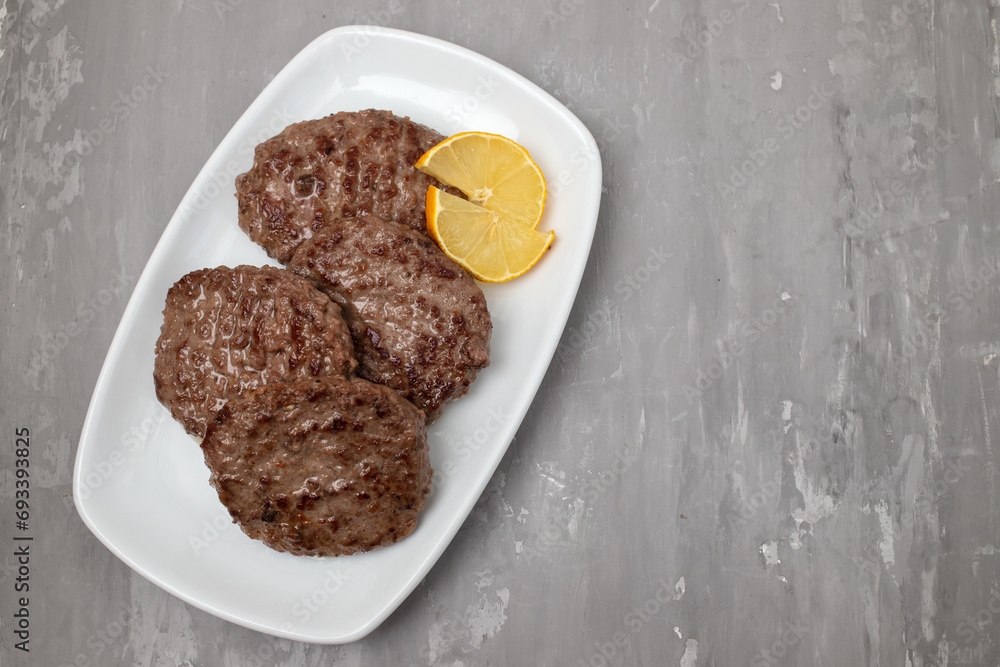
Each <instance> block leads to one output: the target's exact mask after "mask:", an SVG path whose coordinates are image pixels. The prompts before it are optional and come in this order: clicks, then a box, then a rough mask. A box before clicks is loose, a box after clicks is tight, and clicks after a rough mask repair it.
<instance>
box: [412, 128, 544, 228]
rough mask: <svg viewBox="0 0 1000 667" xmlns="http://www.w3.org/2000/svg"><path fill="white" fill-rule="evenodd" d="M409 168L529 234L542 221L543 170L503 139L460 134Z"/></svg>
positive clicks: (476, 134)
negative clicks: (519, 224)
mask: <svg viewBox="0 0 1000 667" xmlns="http://www.w3.org/2000/svg"><path fill="white" fill-rule="evenodd" d="M414 166H415V167H416V168H417V169H419V170H420V171H422V172H424V173H425V174H428V175H430V176H433V177H434V178H436V179H437V180H439V181H441V182H442V183H444V184H445V185H450V186H452V187H454V188H458V189H459V190H461V191H462V192H463V193H464V194H465V196H466V197H468V198H469V200H470V201H472V202H475V203H476V204H479V205H481V206H483V207H484V208H486V209H488V210H490V211H493V212H494V213H499V214H500V215H502V216H504V217H506V218H509V219H511V220H516V221H520V222H523V223H524V224H526V225H529V226H530V227H532V228H535V227H537V226H538V221H539V220H540V219H541V218H542V211H543V210H544V208H545V177H544V176H542V170H541V169H539V168H538V165H537V164H535V162H534V160H532V159H531V156H530V155H528V151H526V150H524V148H522V147H521V146H520V145H519V144H517V143H516V142H514V141H512V140H510V139H508V138H507V137H502V136H500V135H499V134H489V133H487V132H462V133H460V134H456V135H454V136H451V137H448V138H447V139H445V140H444V141H442V142H441V143H439V144H438V145H436V146H434V147H433V148H431V149H430V150H429V151H427V152H426V153H424V154H423V156H421V158H420V159H419V160H417V163H416V164H415V165H414Z"/></svg>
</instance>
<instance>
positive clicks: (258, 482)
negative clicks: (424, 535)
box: [201, 378, 433, 556]
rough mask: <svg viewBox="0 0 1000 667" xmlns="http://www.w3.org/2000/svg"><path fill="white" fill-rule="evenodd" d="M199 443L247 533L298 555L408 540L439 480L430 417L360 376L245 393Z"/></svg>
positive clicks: (221, 494)
mask: <svg viewBox="0 0 1000 667" xmlns="http://www.w3.org/2000/svg"><path fill="white" fill-rule="evenodd" d="M201 447H202V450H203V452H204V454H205V462H206V463H207V464H208V467H209V469H210V470H211V471H212V477H211V481H212V486H214V487H215V489H216V490H217V491H218V492H219V499H220V500H221V501H222V503H223V504H224V505H225V506H226V507H227V508H228V509H229V513H230V514H231V515H232V517H233V519H234V520H235V521H236V523H238V524H239V525H240V528H242V529H243V532H245V533H246V534H247V535H249V536H250V537H252V538H255V539H259V540H262V541H263V542H264V543H265V544H267V545H268V546H270V547H272V548H274V549H277V550H278V551H287V552H289V553H292V554H296V555H309V556H340V555H347V554H352V553H357V552H361V551H368V550H371V549H376V548H378V547H383V546H386V545H389V544H392V543H393V542H396V541H397V540H400V539H402V538H403V537H406V536H407V535H409V534H410V533H411V532H412V531H413V529H414V527H416V524H417V513H418V512H420V510H421V509H422V508H423V506H424V502H425V500H426V499H427V494H428V493H429V492H430V487H431V476H432V473H433V471H432V470H431V466H430V459H429V454H428V448H427V430H426V427H425V426H424V420H423V415H421V414H420V411H419V410H417V409H416V408H415V407H413V405H411V404H410V403H408V402H407V401H405V400H403V399H402V398H401V397H400V396H399V395H398V394H397V393H396V392H394V391H392V390H391V389H389V388H388V387H382V386H379V385H376V384H372V383H370V382H367V381H365V380H361V379H353V380H340V379H334V378H330V379H327V380H323V381H318V380H296V381H294V382H293V383H277V384H272V385H268V386H267V387H265V388H263V389H261V390H258V391H256V392H252V393H250V394H245V395H244V396H242V397H241V398H239V399H235V400H233V401H230V402H229V403H227V404H226V406H225V407H224V408H222V410H221V411H220V412H219V414H218V415H217V416H216V418H215V419H214V421H213V422H212V424H211V425H210V426H209V427H208V434H207V435H206V436H205V440H204V441H203V442H202V445H201Z"/></svg>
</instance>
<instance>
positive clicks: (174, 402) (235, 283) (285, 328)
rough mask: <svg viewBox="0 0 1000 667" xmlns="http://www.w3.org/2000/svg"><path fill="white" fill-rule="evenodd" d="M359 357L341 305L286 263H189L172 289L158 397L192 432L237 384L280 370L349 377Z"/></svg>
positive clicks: (272, 377)
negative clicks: (213, 265) (196, 265)
mask: <svg viewBox="0 0 1000 667" xmlns="http://www.w3.org/2000/svg"><path fill="white" fill-rule="evenodd" d="M356 365H357V362H356V361H355V359H354V352H353V348H352V345H351V334H350V331H349V330H348V328H347V325H346V324H345V323H344V319H343V318H342V317H341V310H340V307H339V306H338V305H337V304H336V303H334V302H332V301H331V300H330V299H329V298H328V297H327V296H326V295H325V294H323V293H322V292H320V291H319V290H317V289H316V288H315V287H314V286H313V284H312V283H310V282H309V281H308V280H305V279H304V278H301V277H299V276H297V275H295V274H294V273H292V272H290V271H287V270H285V269H276V268H274V267H270V266H264V267H256V266H238V267H236V268H235V269H230V268H228V267H225V266H220V267H218V268H215V269H201V270H199V271H192V272H191V273H189V274H187V275H186V276H184V277H183V278H181V279H180V280H178V281H177V282H176V283H175V284H174V286H173V287H171V288H170V290H169V291H168V292H167V300H166V307H165V308H164V310H163V326H162V328H161V329H160V338H159V340H158V341H157V342H156V361H155V364H154V369H153V381H154V384H155V387H156V397H157V398H158V399H159V400H160V402H161V403H163V405H164V406H166V407H167V408H168V409H169V410H170V412H171V414H173V416H174V418H175V419H177V420H178V421H180V422H181V423H182V424H183V425H184V428H185V429H187V431H188V433H190V434H192V435H195V436H198V437H201V436H204V435H205V427H206V425H207V423H208V421H209V420H210V419H211V418H212V416H213V415H214V414H215V413H216V412H217V411H218V410H219V409H220V408H221V407H222V406H223V405H224V404H225V403H226V401H228V400H230V399H232V398H235V397H236V396H238V395H239V394H241V393H243V392H245V391H248V390H253V389H257V388H259V387H262V386H264V385H267V384H270V383H272V382H275V381H278V380H290V379H293V378H299V377H304V378H315V377H322V378H325V377H346V376H350V375H351V374H352V373H353V372H354V368H355V366H356Z"/></svg>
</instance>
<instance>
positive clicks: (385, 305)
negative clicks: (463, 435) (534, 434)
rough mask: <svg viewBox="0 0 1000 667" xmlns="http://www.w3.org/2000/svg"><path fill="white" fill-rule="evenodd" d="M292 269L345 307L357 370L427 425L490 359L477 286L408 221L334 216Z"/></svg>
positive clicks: (301, 251) (483, 302)
mask: <svg viewBox="0 0 1000 667" xmlns="http://www.w3.org/2000/svg"><path fill="white" fill-rule="evenodd" d="M289 268H291V269H292V270H293V271H296V272H297V273H299V274H301V275H303V276H305V277H307V278H310V279H312V280H315V281H317V284H318V285H319V286H320V287H321V288H322V289H324V290H326V291H327V293H328V294H329V295H330V296H331V298H333V299H334V300H335V301H336V302H337V303H339V304H340V305H341V307H342V308H343V310H344V317H345V319H346V320H347V324H348V326H349V327H350V328H351V334H352V335H353V338H354V350H355V353H356V354H357V358H358V369H357V372H358V375H360V376H361V377H364V378H367V379H369V380H371V381H372V382H377V383H379V384H384V385H386V386H389V387H392V388H393V389H395V390H396V391H398V392H400V393H401V394H402V395H403V396H405V397H406V398H407V399H409V400H410V401H412V402H413V404H414V405H416V406H417V407H418V408H420V409H421V410H423V411H424V413H426V415H427V419H428V421H432V420H433V419H435V418H437V416H438V415H439V414H440V412H441V409H442V408H443V407H444V406H445V404H446V403H448V402H450V401H453V400H455V399H456V398H458V397H460V396H463V395H464V394H465V393H466V392H467V391H468V389H469V384H470V383H471V382H472V381H473V380H474V379H475V377H476V373H478V372H479V369H481V368H484V367H485V366H487V365H488V364H489V353H490V333H491V331H492V328H493V326H492V324H491V322H490V314H489V311H488V310H487V308H486V298H485V297H484V296H483V292H482V290H480V289H479V286H478V285H476V282H475V281H474V280H473V279H472V277H471V276H470V275H469V274H468V273H466V271H465V270H464V269H462V267H460V266H459V265H458V264H456V263H455V262H453V261H452V260H450V259H449V258H448V257H446V256H445V254H444V253H442V252H441V251H440V250H439V249H438V247H437V246H436V245H434V242H433V241H431V240H430V239H429V238H428V237H426V236H424V235H423V234H420V233H418V232H416V231H414V230H412V229H410V228H409V227H406V226H405V225H401V224H399V223H396V222H390V221H386V220H382V219H379V218H376V217H373V216H362V217H358V218H332V216H330V217H329V219H327V221H326V225H325V226H324V227H323V228H322V229H320V230H318V231H317V232H316V233H315V234H314V235H313V236H312V238H310V239H308V240H307V241H305V242H304V243H303V244H302V246H301V247H300V248H299V249H298V250H297V251H296V252H295V254H294V255H293V256H292V259H291V261H290V262H289Z"/></svg>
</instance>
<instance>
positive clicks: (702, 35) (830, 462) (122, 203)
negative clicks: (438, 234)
mask: <svg viewBox="0 0 1000 667" xmlns="http://www.w3.org/2000/svg"><path fill="white" fill-rule="evenodd" d="M390 10H391V11H390ZM998 15H1000V4H998V3H997V2H996V0H991V1H990V2H986V1H983V0H981V1H977V2H974V1H970V0H965V1H957V0H896V1H895V2H891V1H890V0H884V1H881V2H876V1H874V0H818V1H817V2H814V3H804V2H802V3H790V2H786V1H785V0H779V1H778V2H766V1H765V0H737V1H736V2H731V1H729V0H718V1H712V0H705V1H703V2H698V1H695V0H681V1H679V2H664V1H662V0H648V1H647V2H642V3H634V2H627V3H604V2H598V1H597V0H559V1H558V2H556V1H554V0H542V1H540V2H529V1H527V0H520V1H517V2H511V3H475V2H471V1H468V0H467V1H453V2H439V3H429V2H407V1H406V0H399V2H395V3H389V2H371V3H366V2H358V1H353V2H343V3H323V2H290V3H263V2H261V3H256V2H249V1H244V2H241V1H240V0H173V1H171V2H150V1H149V0H139V1H137V2H129V3H113V2H109V1H107V0H95V1H93V2H65V1H63V0H48V1H45V0H34V1H32V0H28V1H23V2H19V1H16V0H6V2H5V3H3V5H2V6H0V267H2V268H0V276H2V287H0V289H2V297H3V299H4V303H3V308H2V312H3V319H2V323H3V331H2V340H3V343H2V345H3V348H2V349H3V351H2V354H0V380H2V382H0V425H2V433H3V436H2V438H0V464H2V470H3V473H2V477H0V498H2V503H0V505H2V511H0V537H2V538H3V544H4V546H3V547H2V549H0V554H2V555H0V600H2V614H0V664H3V665H46V666H48V665H63V664H78V665H88V664H89V665H170V666H175V665H199V666H201V665H205V666H210V665H232V666H244V665H255V664H266V665H272V664H277V665H330V664H337V665H409V664H415V665H424V664H440V665H586V664H591V665H595V666H596V665H601V664H615V665H618V664H623V665H681V666H684V667H687V666H692V665H753V666H754V667H757V666H759V665H778V664H781V665H895V666H904V665H905V666H908V667H909V666H912V667H920V666H923V665H997V664H1000V647H998V643H1000V641H998V640H1000V617H998V614H1000V579H998V576H1000V568H998V559H1000V552H998V546H1000V537H998V535H997V530H998V514H997V500H998V483H1000V482H998V479H997V464H998V458H1000V456H998V453H997V448H1000V445H994V442H993V441H994V440H997V439H998V438H1000V420H998V415H997V406H998V391H1000V378H998V370H1000V345H998V335H1000V317H998V315H1000V302H998V296H1000V271H998V265H1000V234H998V229H997V204H998V191H997V189H998V185H997V180H998V176H1000V143H998V138H997V137H998V131H1000V126H998V100H1000V56H998V41H997V30H998V28H997V20H998ZM350 23H380V24H385V25H391V26H393V27H397V28H403V29H407V30H413V31H416V32H420V33H424V34H428V35H432V36H435V37H440V38H443V39H447V40H450V41H453V42H455V43H457V44H460V45H464V46H468V47H471V48H473V49H475V50H478V51H480V52H481V53H483V54H485V55H486V56H489V57H491V58H494V59H495V60H497V61H499V62H501V63H503V64H505V65H507V66H508V67H510V68H512V69H514V70H515V71H517V72H520V73H521V74H523V75H524V76H526V77H528V78H529V79H531V80H532V81H534V82H536V83H537V84H539V85H540V86H542V87H543V88H545V89H546V90H548V91H550V92H551V93H552V94H553V95H555V96H556V97H557V98H559V99H560V100H562V101H563V102H564V103H565V104H567V105H568V106H569V107H570V108H571V109H572V110H573V111H574V112H575V113H576V114H577V115H579V116H580V118H581V119H582V120H583V121H584V122H585V123H586V124H587V125H588V126H589V127H590V128H591V130H592V131H593V133H594V135H595V136H596V137H597V138H598V142H599V145H600V148H601V153H602V157H603V160H604V169H605V178H604V200H603V205H602V209H601V217H600V221H599V223H598V231H597V236H596V239H595V242H594V247H593V251H592V253H591V257H590V262H589V266H588V269H587V273H586V276H585V278H584V281H583V285H582V288H581V290H580V293H579V297H578V299H577V303H576V307H575V309H574V311H573V314H572V316H571V319H570V322H569V326H568V328H567V331H566V333H565V335H564V337H563V341H562V344H561V346H560V349H559V352H558V354H557V357H556V359H555V360H554V361H553V363H552V365H551V367H550V368H549V371H548V375H547V377H546V380H545V382H544V384H543V386H542V388H541V390H540V392H539V394H538V398H537V399H536V401H535V403H534V405H533V407H532V409H531V411H530V413H529V414H528V417H527V418H526V419H525V421H524V423H523V425H522V426H521V428H520V431H519V432H518V436H517V438H516V440H515V442H514V443H513V445H512V446H511V448H510V450H509V452H508V455H507V457H506V459H505V460H504V462H503V463H502V465H501V466H500V469H499V470H498V472H497V473H496V476H495V478H494V479H493V481H492V482H491V484H490V485H489V487H488V489H487V491H486V493H485V494H484V495H483V497H482V500H481V501H480V503H479V504H478V506H477V507H476V509H475V510H474V512H473V513H472V515H471V516H470V518H469V519H468V521H467V522H466V525H465V526H464V527H463V528H462V530H461V532H460V533H459V534H458V536H457V538H456V539H455V541H454V543H453V544H452V545H451V547H450V548H449V550H448V551H447V552H446V554H445V555H444V557H443V558H442V559H441V561H440V562H439V563H438V565H437V566H436V567H435V568H434V569H433V570H432V571H431V573H430V574H429V575H428V577H427V579H426V580H425V581H424V582H423V583H422V584H421V585H420V587H419V588H418V589H417V590H416V591H415V592H414V594H413V595H412V596H411V597H410V598H409V599H408V600H407V601H406V602H405V603H404V604H403V605H402V607H400V608H399V610H398V611H397V612H396V613H395V614H393V615H392V616H391V617H390V618H389V619H388V620H387V621H386V622H385V623H384V625H382V626H381V627H380V628H379V629H378V630H376V631H375V632H374V633H373V634H372V635H370V636H369V637H367V638H366V639H364V640H362V641H359V642H357V643H355V644H351V645H346V646H339V647H338V646H333V647H323V646H314V645H306V644H298V643H294V642H290V641H283V640H277V639H274V638H271V637H268V636H264V635H261V634H257V633H254V632H251V631H247V630H244V629H242V628H240V627H237V626H235V625H231V624H229V623H227V622H225V621H222V620H219V619H217V618H215V617H213V616H210V615H208V614H206V613H203V612H201V611H199V610H196V609H194V608H192V607H190V606H188V605H186V604H185V603H183V602H181V601H180V600H178V599H175V598H173V597H172V596H170V595H168V594H167V593H165V592H163V591H161V590H159V589H158V588H156V587H155V586H153V585H152V584H150V583H148V582H146V581H145V580H144V579H142V578H141V577H139V576H137V575H135V574H133V573H132V571H131V570H130V569H129V568H128V567H127V566H126V565H124V564H123V563H122V562H120V561H119V560H118V559H117V558H115V557H114V556H113V555H112V554H111V553H110V552H108V551H107V549H105V548H104V547H103V546H102V545H101V544H100V543H99V542H97V540H96V539H95V538H93V537H92V536H91V534H90V533H89V532H88V530H87V529H86V527H85V526H84V525H83V523H82V522H81V521H80V519H79V518H78V516H77V514H76V512H75V511H74V509H73V508H72V506H71V503H70V502H67V499H68V498H69V496H70V494H71V486H70V473H71V469H72V464H73V458H74V454H75V451H76V446H77V440H78V437H79V433H80V429H81V424H82V421H83V418H84V414H85V411H86V409H87V405H88V402H89V399H90V395H91V392H92V390H93V387H94V383H95V381H96V378H97V374H98V371H99V369H100V367H101V363H102V360H103V357H104V354H105V352H106V351H107V348H108V345H109V343H110V341H111V337H112V335H113V333H114V331H115V328H116V326H117V323H118V320H119V317H120V315H121V312H122V310H123V308H124V305H125V303H126V301H127V298H128V296H129V294H130V292H131V288H132V286H133V285H134V283H135V280H136V277H137V276H138V274H139V272H140V271H141V270H142V267H143V266H144V264H145V262H146V260H147V258H148V256H149V254H150V252H151V250H152V248H153V246H154V244H155V243H156V241H157V239H158V238H159V236H160V233H161V232H162V229H163V227H164V226H165V225H166V223H167V221H168V219H169V218H170V215H171V213H172V212H173V210H174V208H175V207H176V205H177V203H178V202H179V200H180V198H181V196H182V195H183V193H184V192H185V191H186V189H187V188H188V186H189V185H190V183H191V181H192V179H193V178H194V176H195V174H196V173H197V171H198V169H199V168H200V167H201V166H202V164H203V163H204V162H205V160H206V159H207V158H208V156H209V155H210V153H211V151H212V150H213V148H214V147H215V146H216V144H217V143H218V142H219V141H220V140H221V139H222V137H223V136H224V135H225V133H226V132H227V131H228V130H229V128H230V127H231V125H232V123H233V122H234V121H235V120H236V119H237V118H238V117H239V116H240V115H241V114H242V113H243V111H244V110H245V108H246V107H247V105H248V104H249V103H250V102H251V101H252V100H253V99H254V98H255V97H256V95H257V94H258V93H259V92H260V90H261V89H262V88H263V87H264V85H265V84H266V83H267V82H268V81H269V80H270V79H271V77H272V76H274V74H275V73H276V72H277V71H278V70H279V69H281V67H282V66H284V64H285V63H286V62H287V61H288V60H289V58H291V57H292V56H293V55H294V54H295V53H296V52H298V51H299V50H300V49H301V48H302V47H303V46H305V45H306V44H307V43H308V42H309V41H310V40H311V39H313V38H314V37H315V36H317V35H318V34H320V33H322V32H324V31H326V30H328V29H330V28H333V27H336V26H339V25H345V24H350ZM151 73H155V76H152V74H151ZM144 84H145V88H144V90H145V93H144V94H140V93H137V92H135V91H136V90H137V88H136V87H137V86H139V87H140V88H142V87H143V85H144ZM140 97H141V98H143V99H139V98H140ZM106 119H112V122H111V125H112V126H113V127H110V128H109V125H108V123H104V127H103V128H102V122H104V121H105V120H106ZM88 140H89V141H90V142H91V143H92V144H94V146H93V150H92V151H90V150H87V151H84V148H85V146H86V144H85V142H87V141H88ZM83 152H86V153H87V154H86V155H83V154H82V153H83ZM661 256H662V257H664V258H665V259H660V257H661ZM20 427H27V428H29V429H30V432H31V437H32V445H31V446H32V448H33V454H32V456H33V459H32V462H31V466H32V468H31V470H32V474H33V478H32V479H33V483H34V485H35V486H34V487H33V493H34V495H33V497H32V502H33V510H32V511H33V515H32V520H33V526H34V528H33V530H34V531H35V534H36V541H35V542H34V543H33V547H32V548H33V551H32V554H33V555H32V561H31V582H30V585H31V607H30V614H31V640H30V641H31V643H30V649H31V652H30V654H25V653H24V652H22V651H19V650H17V649H16V648H15V646H14V644H15V642H16V641H17V637H16V635H14V633H13V631H14V629H15V628H14V624H15V619H14V616H13V615H14V613H15V610H16V606H15V598H16V597H17V596H16V595H15V592H14V585H15V580H16V576H17V574H16V571H15V570H14V569H13V567H12V566H13V565H14V560H15V559H14V556H13V548H12V547H11V546H10V545H12V544H14V542H12V540H11V538H12V537H13V536H14V534H15V533H16V532H17V530H16V528H15V526H14V498H13V495H14V490H15V484H14V482H15V473H14V470H15V460H14V459H15V451H14V447H15V436H14V433H15V428H20ZM658 598H659V599H658Z"/></svg>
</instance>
